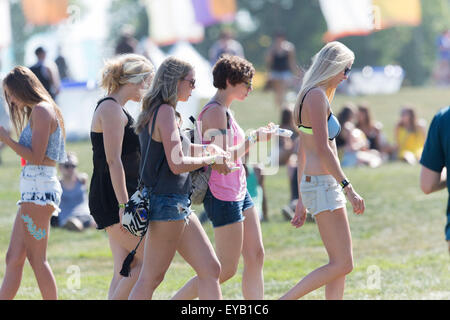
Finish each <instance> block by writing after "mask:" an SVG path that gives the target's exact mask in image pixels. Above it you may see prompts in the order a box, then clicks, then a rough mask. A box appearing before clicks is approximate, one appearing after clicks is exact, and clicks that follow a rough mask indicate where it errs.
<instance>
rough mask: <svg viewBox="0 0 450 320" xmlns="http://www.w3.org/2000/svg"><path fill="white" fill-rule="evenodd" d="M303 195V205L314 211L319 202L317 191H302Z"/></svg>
mask: <svg viewBox="0 0 450 320" xmlns="http://www.w3.org/2000/svg"><path fill="white" fill-rule="evenodd" d="M300 193H301V195H302V202H303V206H304V207H305V208H306V209H307V210H308V211H309V212H313V211H314V208H315V207H316V203H317V192H316V191H300Z"/></svg>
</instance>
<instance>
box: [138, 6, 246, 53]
mask: <svg viewBox="0 0 450 320" xmlns="http://www.w3.org/2000/svg"><path fill="white" fill-rule="evenodd" d="M143 1H144V3H145V5H146V8H147V15H148V17H149V22H150V23H149V34H150V38H152V40H153V41H154V42H155V43H156V44H158V45H161V46H166V45H171V44H174V43H177V42H178V41H188V42H191V43H198V42H201V41H202V40H203V38H204V33H205V30H204V27H205V26H210V25H213V24H216V23H221V22H230V21H232V20H233V19H234V18H235V15H236V8H237V4H236V0H143Z"/></svg>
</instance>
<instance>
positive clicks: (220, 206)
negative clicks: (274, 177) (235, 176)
mask: <svg viewBox="0 0 450 320" xmlns="http://www.w3.org/2000/svg"><path fill="white" fill-rule="evenodd" d="M203 206H204V208H205V211H206V214H207V215H208V218H209V220H211V222H212V225H213V227H214V228H218V227H223V226H226V225H228V224H232V223H236V222H241V221H244V219H245V216H244V214H243V213H244V211H246V210H247V209H250V208H251V207H253V206H254V203H253V200H252V197H251V196H250V193H249V192H248V191H247V193H246V194H245V198H244V200H241V201H223V200H220V199H217V198H216V197H214V195H213V194H212V192H211V190H210V189H209V188H208V190H207V191H206V194H205V199H204V200H203Z"/></svg>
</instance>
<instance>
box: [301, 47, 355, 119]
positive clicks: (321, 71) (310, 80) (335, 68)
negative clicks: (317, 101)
mask: <svg viewBox="0 0 450 320" xmlns="http://www.w3.org/2000/svg"><path fill="white" fill-rule="evenodd" d="M354 60H355V54H354V53H353V51H351V50H350V49H349V48H347V47H346V46H345V45H344V44H342V43H340V42H338V41H332V42H329V43H327V44H326V45H325V46H324V47H323V48H322V49H320V51H319V52H318V53H317V54H316V55H315V56H314V57H313V59H312V64H311V66H310V67H309V69H308V71H306V73H305V76H304V77H303V83H302V86H301V88H300V92H299V93H298V96H297V102H296V103H295V109H294V116H295V118H294V120H295V123H296V125H297V126H299V125H300V119H299V116H300V115H299V113H300V103H301V101H302V99H303V97H304V95H305V94H306V93H307V92H308V90H310V89H311V88H314V87H317V86H321V85H324V84H326V83H327V82H328V81H329V80H330V79H331V78H333V77H334V76H336V75H338V74H339V73H340V72H342V71H343V70H344V69H345V67H347V65H348V64H349V63H350V62H353V61H354ZM335 91H336V88H328V89H327V91H326V95H327V97H328V101H329V102H331V101H332V100H333V97H334V93H335Z"/></svg>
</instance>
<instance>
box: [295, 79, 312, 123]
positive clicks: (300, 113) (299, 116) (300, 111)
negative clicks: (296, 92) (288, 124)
mask: <svg viewBox="0 0 450 320" xmlns="http://www.w3.org/2000/svg"><path fill="white" fill-rule="evenodd" d="M314 88H315V87H312V88H311V89H309V90H308V91H306V93H305V94H304V95H303V98H302V102H301V103H300V110H299V112H298V119H299V120H300V122H299V123H300V125H301V124H302V108H303V101H305V97H306V95H307V94H308V92H310V91H311V90H312V89H314Z"/></svg>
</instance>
